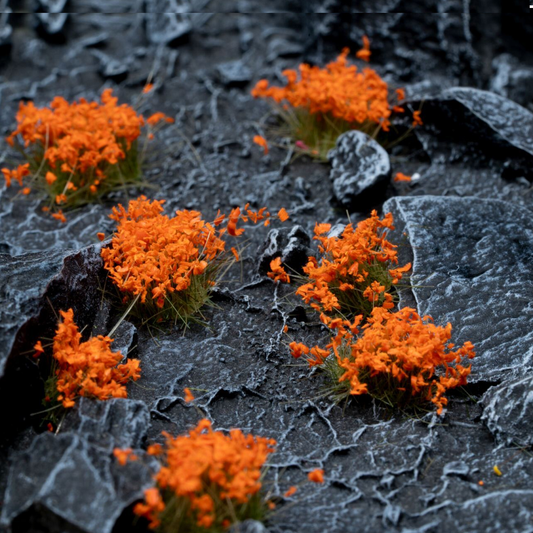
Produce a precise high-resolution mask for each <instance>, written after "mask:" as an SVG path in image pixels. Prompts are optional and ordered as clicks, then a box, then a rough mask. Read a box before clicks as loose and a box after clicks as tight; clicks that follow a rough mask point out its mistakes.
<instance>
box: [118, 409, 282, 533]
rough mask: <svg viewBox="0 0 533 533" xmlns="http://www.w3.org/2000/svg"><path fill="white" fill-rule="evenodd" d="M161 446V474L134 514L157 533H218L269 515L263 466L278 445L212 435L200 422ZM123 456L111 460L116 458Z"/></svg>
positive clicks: (155, 448)
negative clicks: (187, 431)
mask: <svg viewBox="0 0 533 533" xmlns="http://www.w3.org/2000/svg"><path fill="white" fill-rule="evenodd" d="M164 435H165V439H166V442H165V445H164V446H161V445H152V446H150V447H149V448H148V453H149V454H151V455H155V456H159V457H160V460H161V469H160V470H159V472H158V473H157V474H156V475H155V478H154V481H155V486H154V487H152V488H149V489H147V490H146V491H145V497H144V502H142V503H139V504H137V505H136V506H135V508H134V512H135V514H136V515H138V516H141V517H145V518H146V519H148V520H149V527H150V529H153V530H155V531H157V532H158V533H173V532H175V531H180V532H183V533H219V532H223V531H226V530H227V529H228V528H229V527H230V526H231V525H232V524H234V523H236V522H240V521H244V520H246V519H253V520H258V521H263V520H264V519H265V516H266V514H267V512H268V509H269V507H268V502H267V499H266V498H265V497H264V496H263V495H262V494H261V488H262V477H263V474H264V466H265V463H266V461H267V458H268V456H269V455H270V454H271V453H273V452H274V451H275V448H274V447H275V445H276V441H274V440H273V439H267V438H263V437H256V436H253V435H245V434H243V433H242V431H241V430H239V429H233V430H231V431H230V432H229V434H228V435H226V434H224V433H223V432H221V431H213V429H212V428H211V423H210V422H209V421H208V420H206V419H203V420H201V421H200V422H199V423H198V425H197V426H196V427H195V428H194V429H192V430H191V431H189V433H188V434H187V435H183V436H178V437H172V436H171V435H169V434H168V433H165V434H164ZM120 453H121V451H120V450H118V451H116V453H115V455H117V454H118V455H119V456H120Z"/></svg>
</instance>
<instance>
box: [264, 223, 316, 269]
mask: <svg viewBox="0 0 533 533" xmlns="http://www.w3.org/2000/svg"><path fill="white" fill-rule="evenodd" d="M310 242H311V241H310V239H309V235H308V234H307V232H306V231H305V230H304V229H303V228H302V227H301V226H298V225H297V226H293V227H292V228H291V229H290V230H286V229H273V230H270V231H269V233H268V235H267V238H266V240H265V242H264V243H263V245H262V247H261V249H260V250H259V261H258V271H259V272H260V273H262V274H265V273H267V272H269V271H270V262H271V261H272V260H273V259H275V258H276V257H281V262H282V263H283V264H284V265H286V266H287V267H288V268H289V269H290V270H292V271H297V272H301V271H302V267H303V266H304V265H305V264H306V263H307V260H308V257H309V255H310V254H311V250H310V249H309V244H310Z"/></svg>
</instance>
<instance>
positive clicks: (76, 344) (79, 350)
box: [35, 309, 141, 408]
mask: <svg viewBox="0 0 533 533" xmlns="http://www.w3.org/2000/svg"><path fill="white" fill-rule="evenodd" d="M60 315H61V317H62V321H61V322H60V323H59V324H58V326H57V330H56V334H55V336H54V342H53V354H52V356H53V358H54V360H55V364H56V370H55V375H54V379H55V393H56V399H57V401H58V402H61V403H62V404H63V407H65V408H69V407H73V406H74V402H75V400H76V398H77V397H79V396H85V397H88V398H95V399H98V400H107V399H109V398H127V392H126V384H127V383H128V382H129V381H131V380H133V381H136V380H137V379H139V377H140V374H141V370H140V361H139V360H138V359H129V360H127V361H126V362H125V363H121V361H122V354H121V353H120V352H112V351H111V348H110V346H111V343H112V342H113V339H110V338H109V337H103V336H102V335H99V336H98V337H91V338H90V339H89V340H87V341H85V342H82V341H81V333H80V332H79V331H78V327H77V326H76V324H75V323H74V312H73V311H72V309H69V310H68V311H60ZM35 349H36V350H37V351H41V350H42V345H40V344H39V343H38V344H37V345H36V346H35Z"/></svg>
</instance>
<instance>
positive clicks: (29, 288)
mask: <svg viewBox="0 0 533 533" xmlns="http://www.w3.org/2000/svg"><path fill="white" fill-rule="evenodd" d="M99 251H100V249H99V246H97V247H94V248H93V247H90V248H88V249H85V250H82V251H80V252H78V253H71V254H69V252H68V251H67V252H51V253H39V254H30V255H27V256H22V257H17V258H12V257H10V256H8V255H5V254H2V255H0V266H1V268H0V287H2V291H1V296H2V302H3V305H2V307H1V308H0V377H1V376H2V375H3V373H4V369H5V366H6V364H7V361H8V357H9V355H10V354H13V356H17V355H18V351H19V350H20V347H21V345H22V344H21V343H24V344H26V343H28V342H31V341H30V339H35V341H34V342H36V341H37V337H36V335H37V329H38V328H41V329H42V330H46V329H47V328H49V327H50V326H51V327H52V330H53V329H55V324H51V323H50V322H51V317H50V310H49V309H46V308H47V307H49V306H50V305H52V306H53V309H54V311H57V310H59V309H63V310H66V309H68V308H69V307H73V308H74V310H75V314H76V316H78V317H79V320H80V321H81V322H84V320H87V321H88V323H92V322H91V320H94V317H92V314H93V313H95V311H96V307H95V305H96V306H97V304H96V301H95V300H94V297H96V295H97V293H98V278H99V272H100V270H101V268H102V260H101V259H100V255H99ZM46 298H48V299H46ZM41 315H42V318H40V316H41ZM52 316H53V313H52ZM17 335H19V336H21V337H24V340H23V341H21V340H18V341H17Z"/></svg>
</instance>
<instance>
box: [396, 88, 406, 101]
mask: <svg viewBox="0 0 533 533" xmlns="http://www.w3.org/2000/svg"><path fill="white" fill-rule="evenodd" d="M396 96H397V97H398V102H401V101H402V100H405V89H396Z"/></svg>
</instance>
